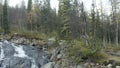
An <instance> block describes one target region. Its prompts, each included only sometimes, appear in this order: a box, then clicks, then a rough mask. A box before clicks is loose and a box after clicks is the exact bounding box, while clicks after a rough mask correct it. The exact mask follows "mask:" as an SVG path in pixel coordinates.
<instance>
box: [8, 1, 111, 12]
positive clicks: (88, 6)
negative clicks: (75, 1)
mask: <svg viewBox="0 0 120 68" xmlns="http://www.w3.org/2000/svg"><path fill="white" fill-rule="evenodd" d="M21 1H23V0H9V5H10V6H16V5H17V4H18V5H20V4H21ZM24 1H25V4H26V5H27V2H28V0H24ZM80 1H83V2H84V5H85V8H86V9H87V10H88V11H89V10H90V9H91V4H92V0H80ZM95 1H96V5H97V6H98V8H100V0H95ZM102 2H103V7H104V8H105V11H106V12H109V10H110V6H109V2H108V0H102ZM58 3H59V2H58V0H51V7H52V8H57V9H58Z"/></svg>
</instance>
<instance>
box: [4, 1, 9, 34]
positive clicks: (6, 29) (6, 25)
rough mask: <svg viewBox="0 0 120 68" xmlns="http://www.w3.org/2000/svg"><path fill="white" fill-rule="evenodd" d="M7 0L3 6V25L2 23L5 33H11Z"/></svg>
mask: <svg viewBox="0 0 120 68" xmlns="http://www.w3.org/2000/svg"><path fill="white" fill-rule="evenodd" d="M7 5H8V4H7V0H5V2H4V6H3V23H2V29H3V31H4V33H8V32H9V23H8V9H7Z"/></svg>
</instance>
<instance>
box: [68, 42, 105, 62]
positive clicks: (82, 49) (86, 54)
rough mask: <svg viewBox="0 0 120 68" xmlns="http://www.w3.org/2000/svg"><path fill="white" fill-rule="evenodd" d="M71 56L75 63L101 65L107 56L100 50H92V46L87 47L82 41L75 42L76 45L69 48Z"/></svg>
mask: <svg viewBox="0 0 120 68" xmlns="http://www.w3.org/2000/svg"><path fill="white" fill-rule="evenodd" d="M69 56H70V57H73V60H74V62H75V63H80V62H82V61H86V60H91V61H92V62H99V63H101V62H103V60H104V59H106V55H105V54H104V53H101V52H100V48H98V47H97V48H96V49H91V46H86V45H85V43H84V42H83V41H81V40H75V42H74V45H73V46H72V47H70V48H69ZM86 58H87V59H86Z"/></svg>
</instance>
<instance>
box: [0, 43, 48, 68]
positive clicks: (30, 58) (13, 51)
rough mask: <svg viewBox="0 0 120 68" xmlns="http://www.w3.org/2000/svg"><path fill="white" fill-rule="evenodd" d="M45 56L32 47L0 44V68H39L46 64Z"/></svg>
mask: <svg viewBox="0 0 120 68" xmlns="http://www.w3.org/2000/svg"><path fill="white" fill-rule="evenodd" d="M43 56H44V57H43ZM46 56H47V54H45V52H43V51H42V50H39V49H37V48H35V47H33V46H28V45H26V46H25V45H17V44H14V43H11V42H8V41H3V42H0V68H41V66H42V65H44V64H46V63H47V62H48V59H47V58H46V59H45V57H46Z"/></svg>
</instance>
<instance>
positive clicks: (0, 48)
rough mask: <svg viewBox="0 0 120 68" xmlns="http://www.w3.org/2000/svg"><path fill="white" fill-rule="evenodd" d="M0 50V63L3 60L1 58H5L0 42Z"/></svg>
mask: <svg viewBox="0 0 120 68" xmlns="http://www.w3.org/2000/svg"><path fill="white" fill-rule="evenodd" d="M0 50H1V53H0V61H1V60H3V58H4V57H5V56H4V50H3V48H2V42H0Z"/></svg>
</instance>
